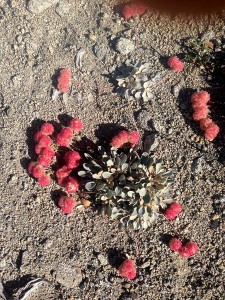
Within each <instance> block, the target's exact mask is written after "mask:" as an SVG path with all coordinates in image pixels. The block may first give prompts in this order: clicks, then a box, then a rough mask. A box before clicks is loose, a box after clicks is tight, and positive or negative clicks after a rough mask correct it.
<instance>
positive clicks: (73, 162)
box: [64, 151, 80, 169]
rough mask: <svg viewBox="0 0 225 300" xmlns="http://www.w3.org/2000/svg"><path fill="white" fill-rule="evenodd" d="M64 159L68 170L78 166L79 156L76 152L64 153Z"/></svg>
mask: <svg viewBox="0 0 225 300" xmlns="http://www.w3.org/2000/svg"><path fill="white" fill-rule="evenodd" d="M64 159H65V161H66V165H67V167H68V169H75V168H77V167H78V165H79V162H80V154H79V153H78V152H76V151H68V152H66V153H65V155H64Z"/></svg>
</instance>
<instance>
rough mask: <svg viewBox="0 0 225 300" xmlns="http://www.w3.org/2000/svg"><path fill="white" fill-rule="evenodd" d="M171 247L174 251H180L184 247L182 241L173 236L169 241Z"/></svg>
mask: <svg viewBox="0 0 225 300" xmlns="http://www.w3.org/2000/svg"><path fill="white" fill-rule="evenodd" d="M169 247H170V249H171V250H173V251H178V250H179V249H180V248H181V247H182V242H181V241H180V240H178V239H176V238H172V239H171V240H170V242H169Z"/></svg>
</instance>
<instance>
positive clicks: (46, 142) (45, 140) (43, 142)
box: [37, 135, 52, 148]
mask: <svg viewBox="0 0 225 300" xmlns="http://www.w3.org/2000/svg"><path fill="white" fill-rule="evenodd" d="M51 144H52V139H51V138H50V137H49V136H47V135H43V136H42V137H40V139H39V140H38V144H37V145H38V146H39V147H43V148H45V147H50V146H51Z"/></svg>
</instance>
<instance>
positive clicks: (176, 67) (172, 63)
mask: <svg viewBox="0 0 225 300" xmlns="http://www.w3.org/2000/svg"><path fill="white" fill-rule="evenodd" d="M167 65H168V66H169V67H170V68H171V69H172V70H173V71H175V72H181V71H183V69H184V63H183V62H182V61H181V60H179V58H178V57H170V58H169V59H168V60H167Z"/></svg>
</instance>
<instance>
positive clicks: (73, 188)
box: [65, 177, 79, 194]
mask: <svg viewBox="0 0 225 300" xmlns="http://www.w3.org/2000/svg"><path fill="white" fill-rule="evenodd" d="M78 188H79V184H78V182H77V180H76V179H74V178H73V177H68V178H67V180H66V182H65V189H66V191H67V192H68V193H70V194H73V193H76V192H77V191H78Z"/></svg>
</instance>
